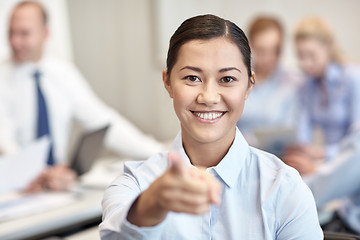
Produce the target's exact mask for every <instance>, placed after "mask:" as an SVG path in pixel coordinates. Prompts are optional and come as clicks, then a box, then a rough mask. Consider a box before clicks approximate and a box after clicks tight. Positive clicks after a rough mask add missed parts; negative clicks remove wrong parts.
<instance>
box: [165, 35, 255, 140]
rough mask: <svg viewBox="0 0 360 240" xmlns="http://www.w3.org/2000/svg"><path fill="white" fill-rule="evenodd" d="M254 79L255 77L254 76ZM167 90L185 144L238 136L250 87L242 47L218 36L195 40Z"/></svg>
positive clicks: (187, 47)
mask: <svg viewBox="0 0 360 240" xmlns="http://www.w3.org/2000/svg"><path fill="white" fill-rule="evenodd" d="M252 77H253V78H254V76H252ZM163 79H164V84H165V87H166V89H167V91H168V93H169V95H170V97H171V98H173V103H174V108H175V112H176V114H177V116H178V118H179V120H180V122H181V129H182V137H183V140H184V141H187V140H190V141H196V142H198V143H212V142H220V141H222V140H225V142H226V139H228V140H229V141H232V140H233V138H234V136H235V125H236V122H237V121H238V119H239V118H240V116H241V114H242V111H243V107H244V102H245V99H246V98H247V96H248V94H249V92H250V90H251V87H252V85H250V86H249V79H248V72H247V68H246V66H245V65H244V62H243V58H242V54H241V52H240V50H239V48H238V47H237V46H236V45H235V44H234V43H232V42H230V41H229V40H227V39H225V38H222V37H219V38H214V39H210V40H192V41H189V42H187V43H185V44H184V45H183V46H181V48H180V49H179V53H178V57H177V61H176V64H175V65H174V67H173V69H172V71H171V74H170V79H168V78H167V75H166V71H164V72H163Z"/></svg>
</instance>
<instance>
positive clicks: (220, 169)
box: [171, 128, 249, 188]
mask: <svg viewBox="0 0 360 240" xmlns="http://www.w3.org/2000/svg"><path fill="white" fill-rule="evenodd" d="M171 149H172V150H176V151H178V152H179V153H180V155H181V156H182V158H183V160H184V162H185V163H186V164H187V165H191V162H190V159H189V157H188V156H187V155H186V153H185V150H184V147H183V145H182V138H181V132H180V133H179V134H178V135H177V136H176V138H175V140H174V142H173V145H172V148H171ZM248 152H249V145H248V143H247V142H246V140H245V138H244V137H243V135H242V134H241V132H240V131H239V129H238V128H236V133H235V139H234V141H233V143H232V145H231V147H230V149H229V151H228V152H227V154H226V155H225V157H224V158H223V159H222V160H221V161H220V162H219V164H218V165H216V166H215V167H210V168H208V171H213V173H214V174H215V175H217V177H218V178H220V180H222V181H223V182H224V183H225V184H226V185H227V186H228V187H229V188H232V187H234V185H235V184H236V182H237V179H238V177H239V174H240V172H241V170H242V169H243V167H244V165H245V159H246V156H247V155H248ZM191 166H192V165H191Z"/></svg>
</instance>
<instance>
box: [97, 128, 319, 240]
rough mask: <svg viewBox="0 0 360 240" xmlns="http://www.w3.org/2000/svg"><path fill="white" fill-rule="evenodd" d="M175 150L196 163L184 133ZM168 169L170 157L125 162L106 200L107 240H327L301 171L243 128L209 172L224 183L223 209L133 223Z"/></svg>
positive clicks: (102, 230)
mask: <svg viewBox="0 0 360 240" xmlns="http://www.w3.org/2000/svg"><path fill="white" fill-rule="evenodd" d="M172 149H173V150H176V151H178V152H179V153H180V154H181V155H182V157H183V159H184V161H185V162H186V164H187V165H189V166H190V165H191V163H190V160H189V158H188V157H187V155H186V153H185V151H184V148H183V146H182V139H181V133H180V134H179V135H178V136H177V138H176V139H175V141H174V143H173V146H172ZM167 168H168V161H167V153H160V154H158V155H156V156H154V157H152V158H150V159H149V160H147V161H144V162H128V163H126V164H125V169H124V174H123V175H122V176H120V177H119V178H118V179H116V180H115V181H114V182H113V183H112V184H111V186H110V187H109V188H108V189H107V190H106V193H105V196H104V199H103V203H102V204H103V222H102V223H101V225H100V235H101V238H102V239H123V240H126V239H128V240H130V239H149V240H157V239H164V240H165V239H166V240H170V239H176V240H180V239H191V240H197V239H221V240H223V239H259V240H260V239H261V240H264V239H279V240H280V239H284V240H289V239H303V240H312V239H314V240H315V239H319V240H320V239H323V234H322V230H321V228H320V226H319V223H318V218H317V213H316V207H315V202H314V199H313V196H312V194H311V192H310V190H309V188H308V187H307V186H306V184H305V183H304V182H303V181H302V180H301V177H300V176H299V174H298V173H297V172H296V170H294V169H293V168H291V167H289V166H287V165H285V164H284V163H283V162H282V161H280V160H279V159H278V158H276V157H275V156H273V155H271V154H268V153H266V152H263V151H260V150H258V149H255V148H252V147H249V146H248V144H247V142H246V141H245V139H244V138H243V136H242V134H241V133H240V131H239V130H236V137H235V140H234V142H233V144H232V146H231V147H230V149H229V151H228V153H227V154H226V156H225V157H224V158H223V159H222V160H221V162H220V163H219V164H218V165H217V166H215V167H211V168H208V169H207V171H208V172H209V173H210V174H211V175H213V176H214V177H216V178H217V179H218V180H219V181H220V183H221V184H222V185H223V192H222V196H221V204H220V206H211V210H210V212H209V213H207V214H204V215H191V214H185V213H174V212H169V214H168V215H167V217H166V218H165V220H164V221H163V222H162V223H160V224H158V225H156V226H154V227H138V226H135V225H133V224H131V223H130V222H128V221H127V219H126V217H127V214H128V210H129V208H130V207H131V205H132V204H133V202H134V200H135V199H136V198H137V197H138V196H139V194H140V193H141V192H143V191H144V190H145V189H147V188H148V187H149V185H150V184H151V183H152V182H153V181H154V180H155V179H156V178H157V177H159V176H160V175H161V174H163V173H164V171H165V170H166V169H167Z"/></svg>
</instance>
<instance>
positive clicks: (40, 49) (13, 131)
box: [0, 1, 162, 191]
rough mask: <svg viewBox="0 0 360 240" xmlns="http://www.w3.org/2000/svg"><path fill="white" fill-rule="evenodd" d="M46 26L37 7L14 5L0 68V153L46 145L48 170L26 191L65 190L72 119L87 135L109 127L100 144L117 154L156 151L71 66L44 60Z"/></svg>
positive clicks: (151, 141)
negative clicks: (7, 52) (6, 55)
mask: <svg viewBox="0 0 360 240" xmlns="http://www.w3.org/2000/svg"><path fill="white" fill-rule="evenodd" d="M47 23H48V16H47V13H46V11H45V9H44V7H43V6H42V5H41V4H39V3H37V2H32V1H25V2H21V3H19V4H18V5H17V6H16V7H15V8H14V10H13V12H12V14H11V18H10V24H9V43H10V46H11V50H12V59H10V60H9V61H6V62H4V63H3V64H2V65H1V66H0V88H1V89H2V94H1V96H0V105H1V106H2V107H1V109H0V111H1V115H0V118H2V119H1V120H0V123H1V124H2V126H1V128H2V129H6V131H5V132H1V134H2V137H1V139H0V153H3V154H8V153H14V152H17V151H19V150H21V148H22V147H24V146H25V145H27V144H29V143H30V142H32V141H34V140H36V139H38V138H40V137H43V136H47V137H48V138H49V139H50V141H51V143H50V149H49V156H48V159H47V165H48V168H47V169H46V170H45V171H44V172H43V173H42V174H41V175H40V176H39V177H38V178H37V179H35V180H34V182H32V183H31V184H30V185H29V188H28V190H30V191H35V190H40V189H42V188H43V187H44V186H46V188H50V189H55V190H56V189H66V188H67V187H68V186H69V184H70V183H71V182H73V181H74V179H75V173H74V171H73V170H72V169H70V168H69V167H68V166H67V165H66V154H67V148H68V146H67V145H68V141H69V134H70V130H71V126H72V124H71V123H72V121H73V120H76V121H77V122H78V123H79V124H80V125H81V126H82V127H84V128H85V129H86V130H88V131H91V130H96V129H99V128H101V127H103V126H106V125H108V124H110V125H111V127H110V129H109V130H108V133H107V135H106V138H105V145H106V146H107V147H109V148H111V149H112V150H115V151H116V152H118V153H120V154H122V155H125V156H128V157H131V158H140V159H143V158H146V157H148V156H150V155H152V154H154V153H156V152H158V151H159V150H160V149H161V148H162V145H161V144H160V143H158V142H157V141H155V140H154V139H152V138H151V137H148V136H145V135H144V134H143V133H141V132H140V131H139V130H138V129H137V128H136V127H135V126H134V125H132V124H131V123H130V122H129V121H127V120H126V119H125V118H123V117H122V116H120V115H119V114H118V113H116V112H115V111H114V110H113V109H111V108H109V107H108V106H106V105H105V104H104V103H103V102H102V101H101V100H100V99H99V98H98V97H97V96H96V95H95V94H94V92H93V91H92V90H91V88H90V86H89V85H88V84H87V82H86V81H85V79H84V78H83V77H82V75H81V74H80V73H79V71H78V70H77V69H76V68H75V67H74V66H72V65H71V64H69V63H64V62H60V61H57V60H54V59H50V58H48V57H45V56H44V45H45V43H46V40H47V37H48V35H49V30H48V25H47ZM99 80H101V79H99Z"/></svg>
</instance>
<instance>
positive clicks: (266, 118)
mask: <svg viewBox="0 0 360 240" xmlns="http://www.w3.org/2000/svg"><path fill="white" fill-rule="evenodd" d="M297 90H298V76H297V74H295V73H290V72H287V71H285V70H284V69H282V68H281V67H278V68H277V69H276V70H275V71H274V73H273V74H272V75H271V76H270V77H269V78H268V79H265V80H264V81H263V82H262V83H261V84H259V83H255V85H254V86H253V88H252V90H251V93H250V95H249V97H248V99H247V100H246V104H245V106H244V111H243V114H242V115H241V118H240V119H239V121H238V122H237V126H238V127H239V129H240V130H241V131H242V132H243V133H244V135H245V136H246V137H248V136H249V135H252V134H253V133H254V131H256V130H261V129H263V128H269V127H293V125H294V122H295V117H296V114H295V112H296V103H297V102H296V92H297ZM252 137H253V136H252Z"/></svg>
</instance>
